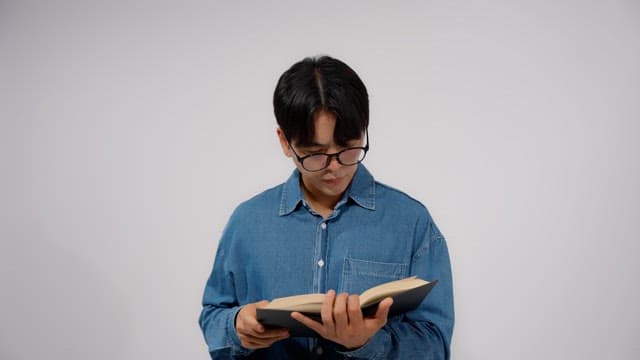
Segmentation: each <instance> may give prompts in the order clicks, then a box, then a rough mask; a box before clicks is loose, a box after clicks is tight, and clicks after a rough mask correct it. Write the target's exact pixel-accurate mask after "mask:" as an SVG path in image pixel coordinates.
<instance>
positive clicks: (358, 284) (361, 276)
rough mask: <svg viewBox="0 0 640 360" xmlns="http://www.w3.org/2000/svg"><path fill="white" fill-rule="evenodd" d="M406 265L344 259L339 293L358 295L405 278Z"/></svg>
mask: <svg viewBox="0 0 640 360" xmlns="http://www.w3.org/2000/svg"><path fill="white" fill-rule="evenodd" d="M408 268H409V267H408V265H407V264H402V263H385V262H377V261H367V260H358V259H351V258H345V259H344V264H343V266H342V278H341V282H340V287H339V288H340V292H347V293H349V294H360V293H362V292H363V291H365V290H367V289H368V288H370V287H373V286H376V285H380V284H382V283H385V282H387V281H392V280H398V279H402V278H405V277H407V272H408Z"/></svg>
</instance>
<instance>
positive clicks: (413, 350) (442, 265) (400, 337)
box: [341, 220, 454, 360]
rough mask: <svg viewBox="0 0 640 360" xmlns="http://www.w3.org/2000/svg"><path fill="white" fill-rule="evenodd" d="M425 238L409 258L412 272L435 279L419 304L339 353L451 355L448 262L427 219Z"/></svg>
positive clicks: (440, 238) (353, 355)
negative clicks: (436, 281) (361, 342)
mask: <svg viewBox="0 0 640 360" xmlns="http://www.w3.org/2000/svg"><path fill="white" fill-rule="evenodd" d="M423 234H424V237H423V240H422V241H421V242H420V245H419V247H418V249H417V251H416V252H415V253H414V255H413V257H412V261H411V273H412V275H417V276H418V277H420V278H423V279H425V280H438V284H437V285H436V286H435V287H434V288H433V289H432V290H431V292H430V293H429V295H428V296H427V297H426V298H425V300H424V301H423V302H422V304H421V305H420V306H419V307H418V308H417V309H416V310H413V311H410V312H408V313H406V314H403V315H399V316H395V317H393V318H390V319H389V321H388V322H387V324H386V325H385V326H384V327H383V328H382V329H380V330H379V331H378V332H377V333H376V334H375V335H374V336H373V337H372V338H371V339H369V341H368V342H367V343H366V344H365V345H364V346H362V347H360V348H358V349H355V350H353V351H342V352H341V353H342V354H343V355H344V356H346V357H348V358H354V359H445V360H448V359H449V358H450V356H451V355H450V345H451V336H452V334H453V324H454V309H453V285H452V275H451V264H450V260H449V251H448V248H447V244H446V241H445V239H444V237H443V236H442V234H441V233H440V231H439V230H438V229H437V227H436V226H435V224H434V223H433V222H432V221H431V220H429V223H428V224H427V227H426V230H425V231H424V232H423Z"/></svg>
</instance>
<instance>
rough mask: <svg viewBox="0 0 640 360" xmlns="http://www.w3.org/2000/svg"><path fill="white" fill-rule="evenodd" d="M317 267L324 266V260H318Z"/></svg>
mask: <svg viewBox="0 0 640 360" xmlns="http://www.w3.org/2000/svg"><path fill="white" fill-rule="evenodd" d="M318 266H320V267H323V266H324V260H322V259H320V260H319V261H318Z"/></svg>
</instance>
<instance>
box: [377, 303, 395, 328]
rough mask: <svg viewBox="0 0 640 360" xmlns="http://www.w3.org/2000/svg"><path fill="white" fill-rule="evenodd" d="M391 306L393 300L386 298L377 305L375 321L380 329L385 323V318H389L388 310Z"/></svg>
mask: <svg viewBox="0 0 640 360" xmlns="http://www.w3.org/2000/svg"><path fill="white" fill-rule="evenodd" d="M392 304H393V299H392V298H390V297H388V298H385V299H384V300H382V301H381V302H380V304H378V310H376V317H375V320H376V321H377V322H378V324H380V326H381V327H382V326H383V325H384V324H386V323H387V317H388V316H389V309H391V305H392Z"/></svg>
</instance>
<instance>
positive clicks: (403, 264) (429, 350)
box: [200, 164, 454, 360]
mask: <svg viewBox="0 0 640 360" xmlns="http://www.w3.org/2000/svg"><path fill="white" fill-rule="evenodd" d="M411 275H417V276H418V277H420V278H423V279H425V280H438V284H437V285H436V286H435V287H434V288H433V290H432V291H431V293H430V294H429V295H428V296H427V297H426V299H425V300H424V301H423V302H422V304H421V305H420V306H419V307H418V308H417V309H416V310H413V311H410V312H408V313H406V314H402V315H398V316H394V317H391V318H389V321H388V323H387V324H386V325H385V326H384V327H383V328H382V329H380V331H378V332H377V333H376V334H375V335H374V336H373V337H372V338H371V339H370V340H369V342H367V343H366V344H365V345H364V346H363V347H361V348H358V349H356V350H354V351H347V350H346V349H344V348H342V347H340V346H339V345H337V344H335V343H332V342H330V341H328V340H325V339H322V338H289V339H286V340H283V341H279V342H277V343H275V344H273V345H272V346H271V347H270V348H267V349H260V350H254V351H251V350H248V349H245V348H243V347H242V345H241V343H240V340H239V338H238V336H237V334H236V332H235V327H234V318H235V315H236V313H237V312H238V311H239V309H240V306H242V305H244V304H247V303H253V302H257V301H260V300H265V299H266V300H271V299H273V298H277V297H283V296H290V295H297V294H305V293H325V292H327V291H328V290H329V289H334V290H336V291H337V292H338V293H340V292H348V293H350V294H359V293H361V292H362V291H364V290H366V289H367V288H369V287H371V286H374V285H377V284H380V283H383V282H387V281H390V280H394V279H401V278H404V277H407V276H411ZM453 323H454V310H453V290H452V277H451V265H450V262H449V254H448V250H447V245H446V242H445V239H444V237H443V236H442V234H441V233H440V231H439V230H438V228H437V227H436V225H435V223H434V222H433V220H432V219H431V216H430V215H429V212H428V211H427V209H426V208H425V206H424V205H422V204H421V203H420V202H418V201H416V200H414V199H412V198H411V197H409V196H408V195H406V194H404V193H403V192H401V191H398V190H395V189H393V188H391V187H388V186H386V185H383V184H381V183H379V182H377V181H375V180H374V179H373V177H372V176H371V174H370V173H369V171H368V170H367V169H366V168H365V167H364V166H363V165H362V164H360V165H358V169H357V171H356V174H355V176H354V178H353V180H352V182H351V184H350V186H349V187H348V188H347V190H346V191H345V194H344V195H343V197H342V199H341V200H340V201H339V202H338V203H337V204H336V206H335V208H334V211H333V213H332V214H331V215H330V216H329V217H328V218H326V219H325V218H322V216H320V215H319V214H317V213H315V212H314V211H313V210H312V209H311V208H310V207H309V206H308V204H307V203H306V201H305V200H304V196H303V193H302V191H301V189H300V174H299V172H298V170H294V172H293V174H292V175H291V177H289V179H288V180H287V182H285V183H284V184H281V185H279V186H276V187H274V188H272V189H269V190H266V191H265V192H263V193H261V194H259V195H257V196H255V197H253V198H252V199H250V200H248V201H246V202H244V203H242V204H240V205H239V206H238V207H237V208H236V210H235V211H234V212H233V214H232V216H231V218H230V220H229V222H228V224H227V226H226V228H225V230H224V232H223V235H222V238H221V240H220V243H219V245H218V250H217V254H216V258H215V261H214V266H213V271H212V273H211V276H210V278H209V280H208V281H207V284H206V287H205V291H204V298H203V310H202V313H201V315H200V327H201V328H202V332H203V334H204V338H205V341H206V343H207V345H208V347H209V352H210V354H211V357H212V358H213V359H230V358H234V359H235V358H250V359H313V358H324V359H345V358H347V359H351V358H357V359H359V358H362V359H421V360H425V359H449V356H450V355H449V349H450V343H451V336H452V333H453Z"/></svg>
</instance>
